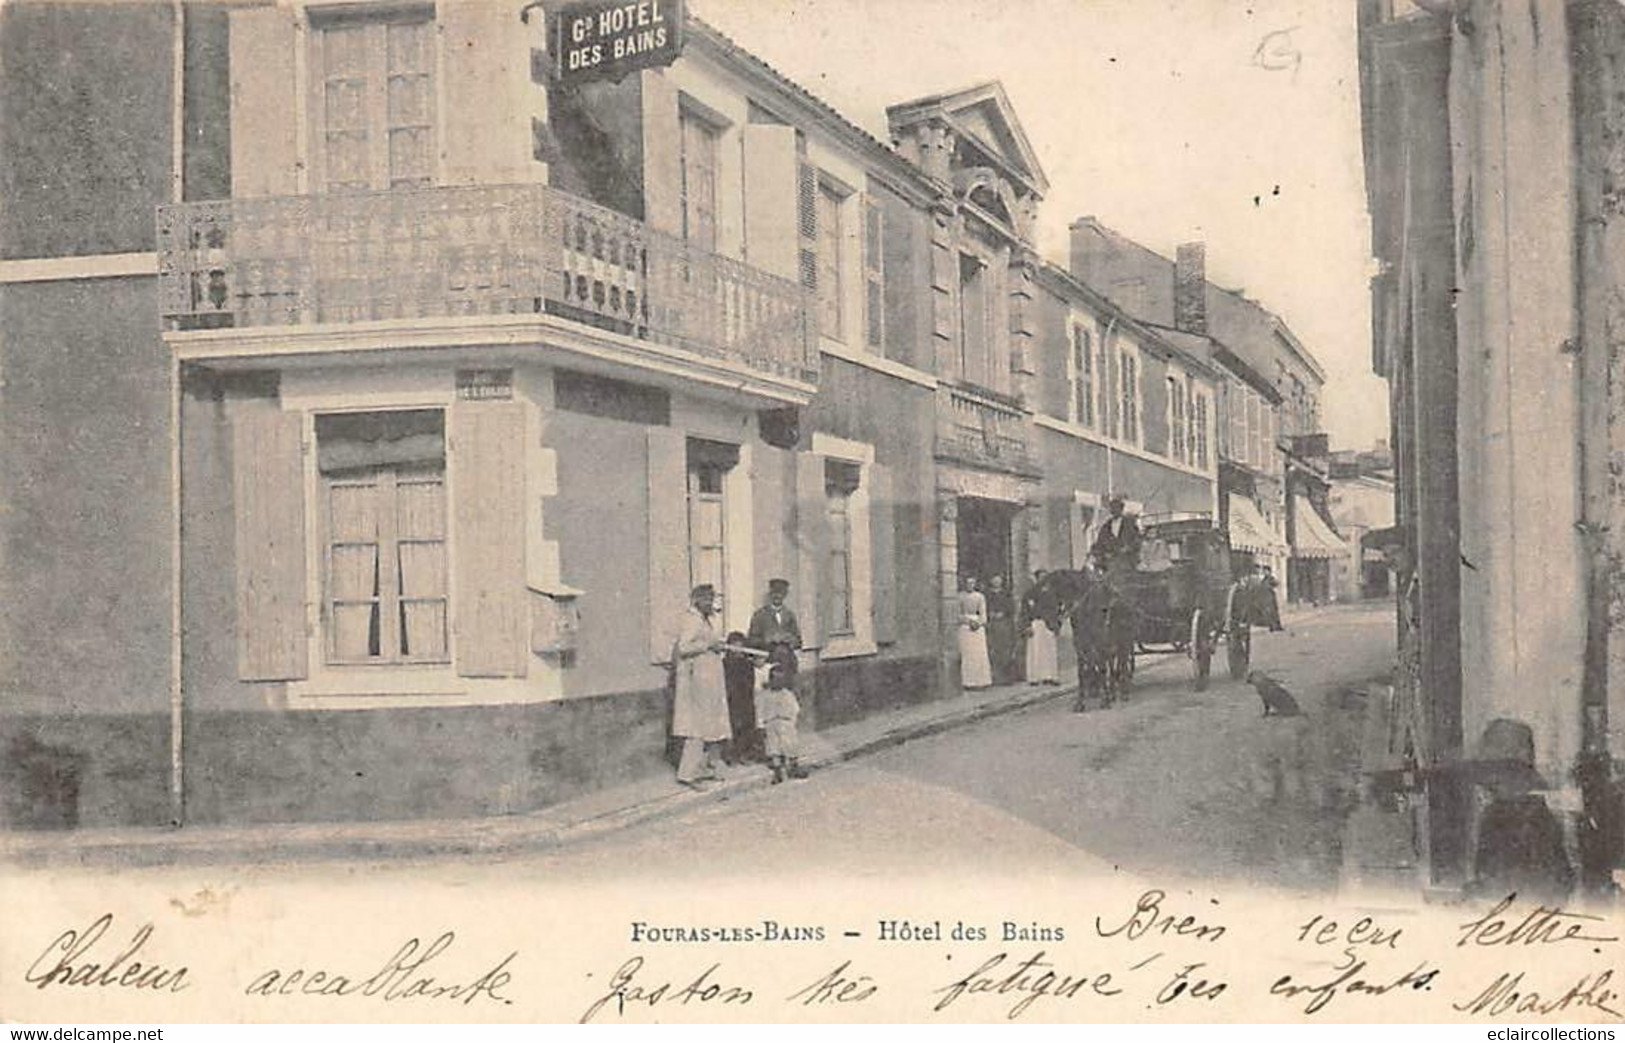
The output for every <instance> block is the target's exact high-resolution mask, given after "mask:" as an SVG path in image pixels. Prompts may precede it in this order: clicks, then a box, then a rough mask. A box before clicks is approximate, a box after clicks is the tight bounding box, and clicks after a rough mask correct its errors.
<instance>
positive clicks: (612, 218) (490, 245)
mask: <svg viewBox="0 0 1625 1043" xmlns="http://www.w3.org/2000/svg"><path fill="white" fill-rule="evenodd" d="M158 257H159V266H158V272H159V282H160V309H161V312H162V318H163V322H164V328H165V330H166V331H168V332H167V334H166V337H167V339H168V340H169V341H170V342H171V343H172V344H173V345H175V346H176V349H177V351H178V352H179V353H180V354H181V356H182V357H183V358H208V357H217V356H223V355H224V354H226V353H229V354H230V355H231V357H233V358H241V357H243V356H251V355H254V354H256V353H264V354H268V353H273V352H274V353H276V354H278V355H280V356H283V357H287V356H288V354H289V353H290V351H295V350H303V349H300V348H298V347H297V346H298V345H301V344H303V345H309V346H310V351H311V352H314V353H318V354H319V353H321V352H331V351H342V350H345V349H346V345H353V344H355V343H357V342H358V340H360V339H366V338H371V339H372V340H374V341H377V342H378V343H386V342H389V343H398V345H399V346H401V347H444V346H458V345H466V346H473V345H495V344H501V345H506V346H508V347H513V346H515V345H519V346H521V347H524V346H530V347H533V348H535V349H536V350H538V351H540V352H546V351H548V350H549V349H551V348H560V349H561V350H564V351H567V352H569V351H573V352H575V353H576V354H577V355H582V356H590V357H591V358H593V359H596V360H598V361H600V362H602V363H603V364H605V365H609V366H611V367H612V368H614V367H618V368H621V369H623V370H624V369H627V368H630V369H632V370H637V371H640V372H645V373H655V374H659V375H660V376H662V377H663V379H665V380H666V381H667V382H670V381H673V380H676V381H680V380H681V379H683V378H684V377H685V376H688V375H691V374H692V375H699V376H702V377H703V378H704V379H706V380H709V381H710V382H711V383H713V384H716V385H719V386H728V387H733V388H736V389H742V390H745V391H747V392H749V391H750V390H752V389H754V390H756V391H758V392H760V393H761V394H762V395H763V396H764V397H768V398H774V399H779V400H784V401H797V400H799V401H803V402H804V401H805V400H806V399H807V398H808V397H810V395H811V394H812V392H813V390H814V385H815V384H816V382H817V375H818V341H817V326H816V323H815V321H814V316H813V313H812V311H811V309H810V307H809V301H808V297H807V294H806V291H805V290H804V289H803V288H802V287H801V286H800V285H798V284H796V283H794V282H791V281H789V280H786V279H782V278H779V277H777V276H774V275H771V274H769V273H767V272H763V271H761V270H759V269H756V268H752V267H751V266H749V265H747V264H744V263H742V262H740V261H737V260H734V259H733V258H729V257H724V256H721V255H718V254H715V253H711V252H709V251H706V250H702V249H699V248H696V247H695V246H693V245H692V244H690V243H689V242H688V241H687V240H685V239H682V238H679V237H676V236H671V235H667V234H664V233H661V232H658V231H656V230H654V229H652V228H649V227H648V226H646V225H645V224H643V223H642V222H640V221H637V220H634V219H632V218H630V217H627V216H625V215H624V214H621V213H618V212H616V211H613V210H608V209H605V208H604V207H600V206H597V205H595V204H593V203H589V202H587V201H585V200H582V199H578V198H576V197H573V196H570V195H567V194H565V193H563V192H559V191H556V190H553V189H550V188H547V187H545V186H541V185H504V186H481V187H467V188H461V187H460V188H429V189H411V190H394V191H386V192H360V193H344V194H334V195H321V196H291V197H274V198H264V199H229V200H220V201H210V202H198V203H184V204H176V205H170V206H163V207H160V208H159V211H158ZM392 337H393V338H394V341H391V340H390V338H392ZM289 345H294V347H292V348H290V347H289ZM211 351H212V352H214V353H215V355H214V356H211V355H210V352H211Z"/></svg>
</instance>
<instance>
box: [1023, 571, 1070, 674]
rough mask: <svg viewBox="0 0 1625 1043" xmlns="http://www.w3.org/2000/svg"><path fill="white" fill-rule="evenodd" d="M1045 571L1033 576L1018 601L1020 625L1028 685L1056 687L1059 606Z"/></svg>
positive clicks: (1058, 664) (1058, 670)
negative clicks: (1029, 584) (1025, 655)
mask: <svg viewBox="0 0 1625 1043" xmlns="http://www.w3.org/2000/svg"><path fill="white" fill-rule="evenodd" d="M1044 575H1045V573H1044V570H1043V569H1039V570H1038V571H1037V572H1035V573H1033V585H1032V586H1031V587H1030V588H1028V590H1027V596H1026V597H1024V598H1022V599H1021V625H1022V629H1023V630H1025V631H1026V634H1027V683H1028V684H1058V683H1060V679H1061V668H1060V663H1059V659H1060V654H1059V652H1058V650H1057V644H1056V635H1057V634H1058V632H1059V631H1060V629H1061V604H1060V599H1059V598H1057V597H1056V596H1055V592H1054V591H1053V590H1051V589H1050V587H1049V584H1047V583H1045V582H1044Z"/></svg>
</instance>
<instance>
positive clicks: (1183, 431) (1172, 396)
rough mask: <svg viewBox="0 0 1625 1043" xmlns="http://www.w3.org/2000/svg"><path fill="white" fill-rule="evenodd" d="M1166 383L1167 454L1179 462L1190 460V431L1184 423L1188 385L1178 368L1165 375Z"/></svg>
mask: <svg viewBox="0 0 1625 1043" xmlns="http://www.w3.org/2000/svg"><path fill="white" fill-rule="evenodd" d="M1166 379H1167V385H1168V391H1167V395H1168V456H1169V457H1170V458H1172V459H1174V460H1178V461H1179V462H1180V463H1187V462H1189V460H1190V441H1189V439H1190V432H1189V429H1188V427H1187V423H1186V413H1187V401H1186V398H1187V396H1188V395H1189V393H1190V387H1189V385H1188V384H1187V383H1186V381H1185V377H1184V375H1183V374H1181V373H1180V372H1179V371H1178V370H1175V371H1173V372H1172V373H1169V374H1168V376H1167V378H1166Z"/></svg>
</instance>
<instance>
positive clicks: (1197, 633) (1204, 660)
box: [1191, 609, 1213, 692]
mask: <svg viewBox="0 0 1625 1043" xmlns="http://www.w3.org/2000/svg"><path fill="white" fill-rule="evenodd" d="M1212 672H1213V638H1212V635H1210V634H1209V633H1208V627H1207V619H1206V617H1205V616H1204V615H1203V613H1202V610H1201V609H1197V610H1196V611H1194V612H1192V613H1191V687H1192V688H1194V689H1195V690H1196V691H1198V692H1201V691H1205V690H1206V689H1207V679H1208V676H1209V675H1210V674H1211V673H1212Z"/></svg>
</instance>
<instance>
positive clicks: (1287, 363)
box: [1071, 217, 1342, 601]
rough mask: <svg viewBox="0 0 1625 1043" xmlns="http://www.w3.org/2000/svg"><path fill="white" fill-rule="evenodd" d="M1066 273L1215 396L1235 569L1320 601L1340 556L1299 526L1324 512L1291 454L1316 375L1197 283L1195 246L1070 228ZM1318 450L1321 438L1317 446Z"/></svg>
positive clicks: (1304, 358)
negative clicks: (1161, 336) (1153, 335)
mask: <svg viewBox="0 0 1625 1043" xmlns="http://www.w3.org/2000/svg"><path fill="white" fill-rule="evenodd" d="M1071 265H1072V272H1073V274H1074V275H1075V276H1076V277H1077V278H1078V279H1079V280H1081V281H1083V282H1085V283H1087V284H1089V285H1091V286H1096V287H1099V288H1100V289H1101V290H1102V292H1104V293H1105V294H1106V295H1107V296H1108V297H1110V298H1111V299H1112V301H1113V302H1114V303H1116V304H1118V305H1119V306H1121V307H1122V308H1124V309H1125V310H1127V311H1128V312H1129V313H1130V314H1132V315H1134V316H1136V317H1137V318H1139V319H1141V320H1143V321H1144V322H1145V323H1147V324H1148V325H1151V326H1152V327H1154V328H1157V329H1159V330H1163V331H1165V334H1166V335H1169V336H1171V337H1174V338H1175V339H1177V340H1179V342H1180V343H1181V344H1188V345H1189V346H1190V347H1191V350H1192V351H1194V352H1200V353H1203V354H1205V355H1206V357H1207V358H1209V359H1210V360H1211V361H1212V362H1213V363H1214V365H1215V366H1216V367H1218V368H1219V370H1220V371H1221V373H1222V374H1223V379H1222V381H1221V383H1220V385H1219V512H1220V517H1221V519H1222V521H1223V523H1224V524H1225V526H1226V527H1227V529H1228V530H1229V533H1230V545H1231V547H1232V548H1233V549H1234V550H1236V551H1238V552H1239V553H1237V554H1235V555H1234V558H1235V560H1236V562H1237V563H1238V566H1239V567H1242V568H1246V567H1250V566H1251V565H1253V564H1259V565H1268V566H1269V567H1270V568H1271V569H1272V570H1273V571H1274V573H1275V574H1276V576H1277V577H1278V578H1279V579H1280V581H1281V582H1282V583H1283V584H1284V589H1285V591H1286V594H1287V597H1288V599H1289V600H1293V601H1318V600H1324V599H1325V598H1326V597H1327V596H1328V590H1327V582H1328V581H1327V568H1328V562H1329V560H1330V559H1331V558H1333V557H1335V556H1337V555H1339V554H1341V553H1342V546H1341V541H1340V540H1339V539H1338V538H1337V537H1336V535H1335V533H1332V532H1331V531H1330V526H1329V525H1327V524H1319V522H1323V521H1324V519H1323V518H1320V519H1308V518H1305V519H1304V520H1303V521H1302V523H1301V524H1300V523H1299V516H1300V509H1299V500H1301V499H1303V498H1305V497H1308V498H1309V499H1312V500H1315V501H1317V502H1318V503H1319V504H1320V508H1321V513H1322V514H1323V513H1324V505H1325V503H1324V491H1325V487H1324V482H1323V476H1321V475H1320V474H1319V473H1318V471H1317V470H1316V468H1315V467H1314V466H1313V465H1311V464H1309V463H1307V462H1306V460H1305V458H1304V457H1302V456H1299V455H1295V454H1294V453H1293V452H1292V451H1291V450H1292V446H1293V444H1294V439H1300V438H1312V437H1313V436H1316V435H1318V434H1319V433H1320V389H1321V387H1322V386H1323V385H1324V383H1325V380H1326V374H1325V371H1324V370H1323V369H1322V368H1321V366H1320V363H1319V362H1318V361H1317V360H1316V359H1315V357H1314V355H1313V353H1312V352H1310V351H1309V349H1308V348H1307V347H1306V346H1305V345H1304V344H1303V343H1302V341H1300V340H1299V339H1298V337H1297V335H1296V334H1294V333H1293V332H1292V329H1291V328H1290V327H1289V326H1287V324H1286V323H1285V322H1284V321H1282V319H1281V318H1280V317H1279V316H1277V315H1275V314H1274V313H1273V312H1271V311H1269V310H1268V309H1267V308H1266V307H1264V306H1263V305H1262V304H1259V303H1258V302H1256V301H1253V300H1251V299H1249V298H1247V297H1245V296H1244V295H1242V294H1241V293H1239V292H1237V291H1232V290H1226V289H1223V288H1221V287H1218V286H1216V285H1214V284H1213V283H1211V282H1209V281H1208V279H1207V270H1206V269H1207V265H1206V250H1205V248H1204V246H1203V244H1201V243H1186V244H1182V245H1181V246H1179V247H1178V248H1177V250H1176V251H1175V257H1174V259H1172V260H1170V259H1169V258H1167V257H1165V256H1163V255H1161V254H1158V253H1156V252H1155V251H1153V250H1151V249H1150V248H1148V247H1146V246H1143V245H1141V244H1140V243H1137V242H1135V241H1133V240H1131V239H1129V238H1127V237H1126V236H1123V235H1121V234H1119V233H1118V232H1115V231H1113V230H1112V229H1110V228H1107V227H1106V226H1105V225H1103V224H1102V223H1101V222H1100V221H1098V220H1096V219H1095V218H1093V217H1083V218H1079V219H1078V220H1076V221H1074V222H1073V223H1072V226H1071ZM1322 440H1323V439H1322Z"/></svg>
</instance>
